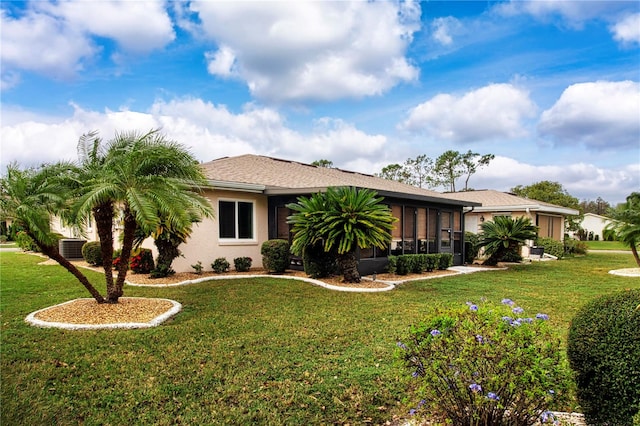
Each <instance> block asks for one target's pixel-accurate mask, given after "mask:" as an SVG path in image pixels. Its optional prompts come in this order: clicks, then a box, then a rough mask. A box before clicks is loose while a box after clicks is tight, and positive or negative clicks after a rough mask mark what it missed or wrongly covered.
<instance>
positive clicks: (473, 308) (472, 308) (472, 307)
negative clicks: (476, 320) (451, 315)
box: [469, 305, 478, 312]
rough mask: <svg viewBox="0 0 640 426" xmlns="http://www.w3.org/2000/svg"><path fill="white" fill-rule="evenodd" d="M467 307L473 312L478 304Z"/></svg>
mask: <svg viewBox="0 0 640 426" xmlns="http://www.w3.org/2000/svg"><path fill="white" fill-rule="evenodd" d="M469 309H471V310H472V311H473V312H476V311H477V310H478V305H469Z"/></svg>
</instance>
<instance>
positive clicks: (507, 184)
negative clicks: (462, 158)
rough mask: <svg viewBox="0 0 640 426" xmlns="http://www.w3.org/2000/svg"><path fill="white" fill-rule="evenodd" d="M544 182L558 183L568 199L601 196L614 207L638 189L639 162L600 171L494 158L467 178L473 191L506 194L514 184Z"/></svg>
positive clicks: (588, 166)
mask: <svg viewBox="0 0 640 426" xmlns="http://www.w3.org/2000/svg"><path fill="white" fill-rule="evenodd" d="M543 180H548V181H552V182H559V183H560V184H561V185H562V186H563V188H564V189H565V190H567V192H568V193H569V194H571V195H572V196H574V197H576V198H578V199H580V200H583V199H591V200H595V199H596V198H597V197H602V198H603V199H604V200H606V201H609V202H611V203H613V204H614V205H615V204H617V203H619V202H622V201H624V199H625V197H626V196H627V195H629V194H631V192H633V191H637V188H638V187H640V163H637V162H634V161H630V164H629V165H627V166H623V167H618V168H611V169H607V168H603V167H599V166H597V165H594V164H587V163H574V164H565V165H532V164H528V163H523V162H520V161H518V160H515V159H513V158H507V157H502V156H496V158H495V159H494V160H493V161H492V162H491V163H490V164H489V166H487V167H484V168H482V169H480V170H479V171H478V173H476V174H475V175H473V176H472V177H471V181H470V186H471V187H473V188H475V189H485V188H486V189H495V190H498V191H509V190H510V189H511V188H513V187H515V186H517V185H524V186H527V185H531V184H533V183H536V182H540V181H543Z"/></svg>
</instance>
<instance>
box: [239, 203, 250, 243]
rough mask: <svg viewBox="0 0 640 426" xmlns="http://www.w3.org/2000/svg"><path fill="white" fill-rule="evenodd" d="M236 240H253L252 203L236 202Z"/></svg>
mask: <svg viewBox="0 0 640 426" xmlns="http://www.w3.org/2000/svg"><path fill="white" fill-rule="evenodd" d="M238 238H241V239H251V238H253V203H244V202H238Z"/></svg>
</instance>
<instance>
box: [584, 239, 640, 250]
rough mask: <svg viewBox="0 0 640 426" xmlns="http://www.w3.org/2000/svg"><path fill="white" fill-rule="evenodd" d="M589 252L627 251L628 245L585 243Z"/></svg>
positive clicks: (614, 242)
mask: <svg viewBox="0 0 640 426" xmlns="http://www.w3.org/2000/svg"><path fill="white" fill-rule="evenodd" d="M585 243H587V247H588V248H589V250H629V251H631V249H630V248H629V246H628V245H625V244H623V243H621V242H620V241H585Z"/></svg>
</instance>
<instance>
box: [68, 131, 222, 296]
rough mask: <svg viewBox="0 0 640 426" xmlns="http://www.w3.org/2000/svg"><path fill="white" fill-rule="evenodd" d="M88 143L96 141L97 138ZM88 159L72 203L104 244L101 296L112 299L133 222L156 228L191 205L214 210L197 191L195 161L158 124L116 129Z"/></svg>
mask: <svg viewBox="0 0 640 426" xmlns="http://www.w3.org/2000/svg"><path fill="white" fill-rule="evenodd" d="M89 139H90V138H89ZM93 143H94V145H93V146H94V147H95V146H96V145H97V144H99V141H97V143H96V141H94V142H93ZM91 152H96V153H98V152H99V150H98V149H97V148H96V149H94V150H93V151H91ZM89 159H90V160H91V161H89V162H88V163H89V164H86V166H87V167H86V168H85V172H86V171H89V172H90V173H92V175H90V176H89V175H87V173H85V174H84V177H85V178H86V181H85V182H84V186H83V193H82V194H81V196H80V197H79V199H78V203H77V205H76V213H77V216H76V217H77V218H85V219H86V218H87V217H89V215H93V216H94V218H95V222H96V228H97V231H98V236H99V238H100V241H101V245H102V248H103V250H102V256H103V267H104V269H105V277H106V278H105V280H106V284H107V298H106V301H107V302H108V303H117V302H118V299H119V298H120V297H121V296H122V294H123V291H122V288H123V286H124V281H125V278H126V274H127V269H128V265H129V259H130V257H131V249H132V247H133V242H134V238H135V234H136V229H137V228H138V227H141V228H142V229H143V230H145V231H146V232H150V231H152V230H155V229H156V228H157V227H158V226H159V225H160V217H164V218H166V221H167V223H168V224H169V226H172V227H173V226H176V227H177V226H179V224H183V223H185V222H187V221H189V220H190V218H191V217H192V212H194V211H196V212H199V213H200V214H201V215H203V216H212V215H213V210H212V208H211V205H210V204H209V203H208V201H207V200H206V198H204V197H203V196H202V195H201V194H200V193H199V192H198V191H199V190H200V189H201V188H202V186H204V185H206V179H205V177H204V175H203V173H202V170H201V169H200V167H199V165H198V162H197V161H196V160H195V158H194V157H193V156H192V155H191V154H190V153H189V152H188V151H187V150H186V149H185V148H184V147H183V146H182V145H180V144H178V143H176V142H173V141H170V140H167V139H166V138H165V137H164V136H163V135H161V134H160V133H159V132H158V131H157V130H151V131H150V132H147V133H139V132H123V133H117V134H116V136H115V138H114V139H113V140H112V141H111V142H110V143H109V144H108V146H107V147H106V149H105V150H104V153H103V154H100V155H96V156H94V157H93V158H89ZM94 160H95V161H94ZM95 164H99V167H95ZM116 210H118V213H119V214H120V216H121V221H122V227H123V228H122V234H123V238H122V249H121V254H120V259H121V262H120V263H119V264H118V274H117V278H116V281H115V282H113V276H112V271H111V258H112V255H113V232H112V226H113V223H114V219H115V218H116Z"/></svg>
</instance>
